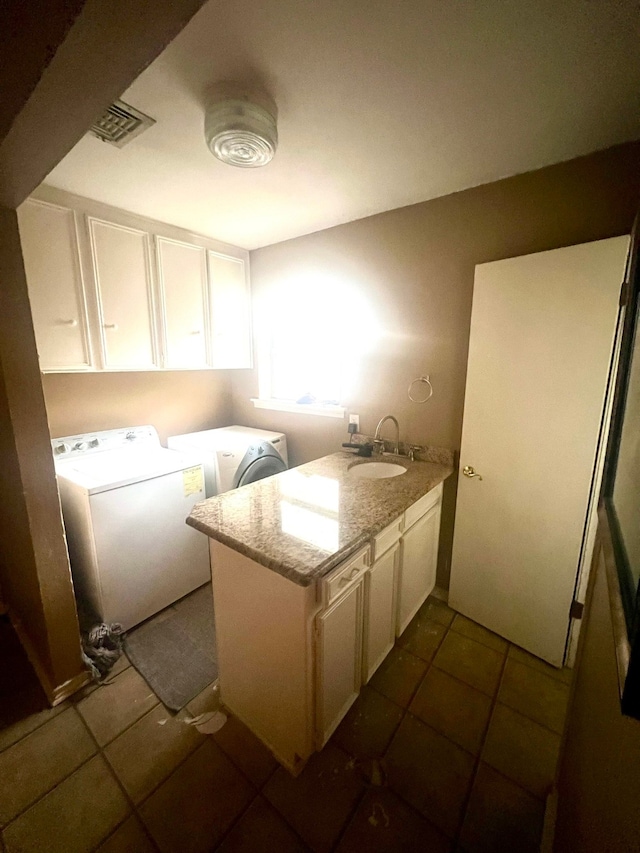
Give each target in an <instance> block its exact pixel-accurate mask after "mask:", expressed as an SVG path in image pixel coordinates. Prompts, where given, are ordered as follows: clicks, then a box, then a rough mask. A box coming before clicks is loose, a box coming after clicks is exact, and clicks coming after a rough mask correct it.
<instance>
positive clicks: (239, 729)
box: [213, 714, 278, 788]
mask: <svg viewBox="0 0 640 853" xmlns="http://www.w3.org/2000/svg"><path fill="white" fill-rule="evenodd" d="M213 737H214V740H215V742H216V743H217V744H218V746H219V747H221V748H222V750H223V751H224V752H225V753H226V754H227V755H228V756H229V758H230V759H231V760H232V761H233V763H234V764H235V765H236V766H237V767H239V768H240V770H242V772H243V773H244V774H245V776H247V777H248V778H249V779H250V780H251V782H253V784H254V785H255V786H256V787H257V788H261V787H262V785H264V783H265V782H266V781H267V779H268V778H269V776H271V774H272V773H273V771H274V770H275V769H276V767H277V766H278V762H277V761H276V760H275V758H274V757H273V755H272V754H271V753H270V752H269V750H268V749H267V747H266V746H265V745H264V744H263V743H262V741H261V740H258V738H257V737H256V736H255V735H254V734H253V732H251V731H249V729H248V728H247V727H246V726H245V725H244V724H243V723H241V722H240V720H239V719H238V718H237V717H234V716H233V715H231V714H229V716H228V719H227V722H226V723H225V724H224V726H223V727H222V728H221V729H220V731H218V732H216V733H215V735H214V736H213Z"/></svg>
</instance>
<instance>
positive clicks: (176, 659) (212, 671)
mask: <svg viewBox="0 0 640 853" xmlns="http://www.w3.org/2000/svg"><path fill="white" fill-rule="evenodd" d="M125 651H126V653H127V656H128V657H129V660H130V661H131V663H132V664H133V665H134V666H135V668H136V669H137V670H138V672H140V674H141V675H142V676H143V678H144V679H145V681H146V682H147V683H148V684H149V686H150V687H151V688H152V690H153V691H154V693H155V694H156V695H157V696H158V697H159V699H160V700H161V701H162V702H163V703H164V704H165V705H166V706H167V707H168V708H171V709H172V710H174V711H179V710H180V709H181V708H184V706H185V705H186V704H187V703H188V702H190V701H191V699H193V698H194V697H195V696H197V695H198V693H200V692H201V691H202V690H204V688H205V687H207V685H209V684H211V682H212V681H215V679H216V678H217V677H218V664H217V655H216V638H215V623H214V617H213V599H212V595H211V585H210V584H207V585H206V586H204V587H201V588H200V589H198V590H196V591H195V592H193V593H191V595H188V596H187V597H186V598H183V599H182V601H179V602H177V603H176V604H174V605H173V606H172V607H169V608H167V609H166V610H163V611H162V613H160V614H158V616H155V617H153V618H152V619H149V620H147V621H146V622H145V623H144V624H143V625H140V626H139V627H138V628H134V629H133V630H132V631H129V632H128V633H127V636H126V639H125Z"/></svg>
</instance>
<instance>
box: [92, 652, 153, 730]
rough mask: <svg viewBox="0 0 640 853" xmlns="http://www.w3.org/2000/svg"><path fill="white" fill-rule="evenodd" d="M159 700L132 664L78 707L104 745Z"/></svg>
mask: <svg viewBox="0 0 640 853" xmlns="http://www.w3.org/2000/svg"><path fill="white" fill-rule="evenodd" d="M158 701H159V700H158V697H157V696H156V695H155V693H154V692H153V690H151V688H150V687H149V685H148V684H147V682H146V681H145V680H144V678H143V677H142V676H141V675H140V673H139V672H138V671H137V670H136V669H134V668H133V667H132V666H130V667H128V668H127V669H125V670H124V671H123V672H121V673H120V674H119V675H117V676H115V677H114V678H113V679H110V680H109V681H108V682H105V683H104V684H102V685H101V686H100V687H99V688H98V689H97V690H95V691H94V692H93V693H92V694H91V695H90V696H88V697H87V698H86V699H83V700H82V702H79V703H78V706H77V707H78V711H79V712H80V713H81V714H82V716H83V717H84V719H85V721H86V723H87V725H88V726H89V728H90V729H91V731H92V732H93V734H94V736H95V738H96V740H97V741H98V743H99V744H100V746H105V744H107V743H109V741H112V740H113V739H114V738H115V737H117V736H118V735H119V734H120V733H121V732H123V731H124V730H125V729H126V728H128V727H129V726H130V725H131V724H132V723H135V721H136V720H139V719H140V717H142V716H143V715H144V714H146V713H147V711H150V710H151V709H152V708H154V707H155V706H156V705H157V704H158Z"/></svg>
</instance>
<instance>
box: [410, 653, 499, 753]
mask: <svg viewBox="0 0 640 853" xmlns="http://www.w3.org/2000/svg"><path fill="white" fill-rule="evenodd" d="M410 711H411V713H412V714H415V715H416V716H417V717H420V719H421V720H423V722H425V723H427V724H428V725H430V726H432V727H433V728H434V729H436V730H437V731H439V732H441V734H443V735H446V736H447V737H448V738H451V740H452V741H454V742H455V743H457V744H458V745H459V746H461V747H462V748H463V749H466V750H468V751H469V752H471V753H473V754H474V755H477V754H478V753H479V751H480V747H481V746H482V740H483V738H484V734H485V731H486V728H487V723H488V722H489V715H490V713H491V699H490V698H489V697H488V696H487V695H486V694H484V693H481V692H480V691H479V690H476V689H475V688H474V687H470V686H469V685H468V684H465V683H464V682H462V681H458V679H457V678H453V676H451V675H448V674H447V673H446V672H443V671H442V670H440V669H437V667H435V666H433V667H431V669H430V670H429V672H428V673H427V675H426V676H425V679H424V681H423V682H422V684H421V685H420V688H419V690H418V692H417V693H416V695H415V697H414V700H413V702H412V703H411V705H410Z"/></svg>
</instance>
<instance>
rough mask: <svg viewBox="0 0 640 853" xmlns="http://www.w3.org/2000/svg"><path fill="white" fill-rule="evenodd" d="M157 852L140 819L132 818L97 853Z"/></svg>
mask: <svg viewBox="0 0 640 853" xmlns="http://www.w3.org/2000/svg"><path fill="white" fill-rule="evenodd" d="M156 850H157V847H156V845H155V844H154V843H153V841H151V839H150V838H149V836H148V835H147V833H146V832H145V831H144V829H143V827H142V824H141V823H140V822H139V820H138V818H136V817H130V818H127V820H125V822H124V823H123V824H122V826H119V827H118V829H116V831H115V832H114V833H113V835H110V836H109V838H108V839H107V840H106V841H104V842H103V843H102V844H101V845H100V847H98V849H97V850H96V853H156Z"/></svg>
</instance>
